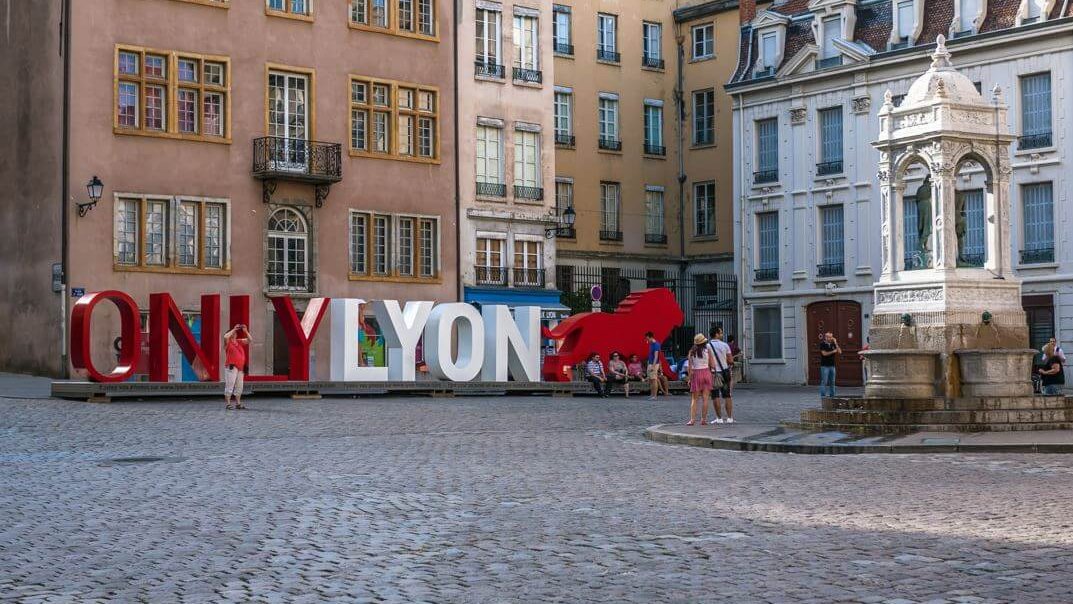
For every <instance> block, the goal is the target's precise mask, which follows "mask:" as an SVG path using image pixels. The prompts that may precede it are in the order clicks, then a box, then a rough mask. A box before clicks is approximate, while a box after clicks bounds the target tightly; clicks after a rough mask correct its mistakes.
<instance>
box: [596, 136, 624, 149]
mask: <svg viewBox="0 0 1073 604" xmlns="http://www.w3.org/2000/svg"><path fill="white" fill-rule="evenodd" d="M600 148H601V149H603V150H604V151H622V141H620V140H617V139H613V138H604V137H602V136H601V137H600Z"/></svg>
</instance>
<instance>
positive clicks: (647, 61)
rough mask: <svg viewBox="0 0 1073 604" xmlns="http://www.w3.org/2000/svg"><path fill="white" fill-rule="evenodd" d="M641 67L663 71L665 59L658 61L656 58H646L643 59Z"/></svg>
mask: <svg viewBox="0 0 1073 604" xmlns="http://www.w3.org/2000/svg"><path fill="white" fill-rule="evenodd" d="M641 67H648V68H649V69H663V68H664V61H663V59H658V58H656V57H649V56H644V57H641Z"/></svg>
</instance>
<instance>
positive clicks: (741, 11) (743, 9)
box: [738, 0, 756, 25]
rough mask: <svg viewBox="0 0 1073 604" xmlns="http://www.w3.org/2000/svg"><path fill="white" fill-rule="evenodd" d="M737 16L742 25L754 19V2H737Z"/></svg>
mask: <svg viewBox="0 0 1073 604" xmlns="http://www.w3.org/2000/svg"><path fill="white" fill-rule="evenodd" d="M738 16H739V17H740V18H741V24H742V25H745V24H746V23H749V22H751V21H752V20H753V19H754V18H756V0H738Z"/></svg>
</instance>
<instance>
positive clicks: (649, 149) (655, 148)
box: [645, 143, 667, 157]
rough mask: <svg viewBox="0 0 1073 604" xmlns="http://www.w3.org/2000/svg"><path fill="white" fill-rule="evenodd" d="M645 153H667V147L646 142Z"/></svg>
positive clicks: (660, 154) (661, 154)
mask: <svg viewBox="0 0 1073 604" xmlns="http://www.w3.org/2000/svg"><path fill="white" fill-rule="evenodd" d="M645 155H659V156H661V157H662V156H664V155H667V147H664V146H661V145H650V144H648V143H645Z"/></svg>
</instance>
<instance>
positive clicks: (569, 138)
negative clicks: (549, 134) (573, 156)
mask: <svg viewBox="0 0 1073 604" xmlns="http://www.w3.org/2000/svg"><path fill="white" fill-rule="evenodd" d="M555 145H556V146H558V147H573V146H574V135H573V134H560V133H558V132H556V133H555Z"/></svg>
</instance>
